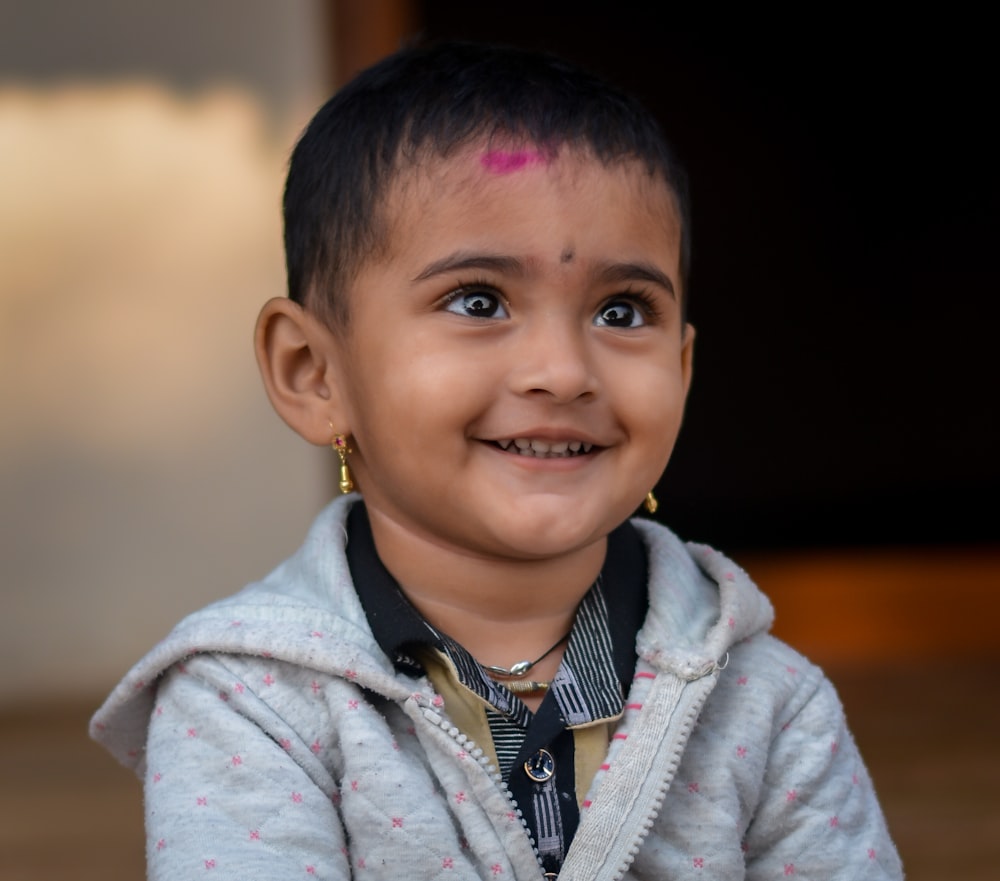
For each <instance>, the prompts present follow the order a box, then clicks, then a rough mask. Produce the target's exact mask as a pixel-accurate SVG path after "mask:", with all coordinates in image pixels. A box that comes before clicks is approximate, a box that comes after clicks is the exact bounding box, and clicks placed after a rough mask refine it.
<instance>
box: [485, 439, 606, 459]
mask: <svg viewBox="0 0 1000 881" xmlns="http://www.w3.org/2000/svg"><path fill="white" fill-rule="evenodd" d="M493 443H494V444H496V445H497V446H498V447H500V449H501V450H504V451H505V452H508V453H514V454H515V455H517V456H529V457H532V458H535V459H568V458H571V457H572V456H582V455H584V454H585V453H589V452H590V451H591V450H592V449H593V448H594V445H593V444H588V443H584V442H583V441H576V440H573V441H546V440H540V439H538V438H530V437H517V438H504V439H503V440H497V441H493Z"/></svg>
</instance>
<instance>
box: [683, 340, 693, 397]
mask: <svg viewBox="0 0 1000 881" xmlns="http://www.w3.org/2000/svg"><path fill="white" fill-rule="evenodd" d="M693 372H694V325H691V324H685V325H684V335H683V336H682V337H681V376H682V377H683V379H684V396H685V397H687V393H688V389H689V388H691V375H692V373H693Z"/></svg>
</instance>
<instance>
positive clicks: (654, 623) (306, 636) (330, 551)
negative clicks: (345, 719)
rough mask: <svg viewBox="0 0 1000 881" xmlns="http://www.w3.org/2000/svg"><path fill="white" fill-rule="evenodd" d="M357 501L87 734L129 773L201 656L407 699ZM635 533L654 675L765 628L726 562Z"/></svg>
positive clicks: (704, 664)
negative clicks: (157, 709)
mask: <svg viewBox="0 0 1000 881" xmlns="http://www.w3.org/2000/svg"><path fill="white" fill-rule="evenodd" d="M356 499H357V497H356V496H347V497H342V498H339V499H337V500H336V501H334V502H333V503H331V504H330V505H329V506H328V507H327V508H326V509H325V510H324V511H323V512H321V513H320V515H319V516H318V517H317V519H316V521H315V522H314V523H313V526H312V528H311V529H310V531H309V534H308V536H307V538H306V541H305V543H304V544H303V545H302V547H301V548H300V549H299V550H298V551H297V552H296V553H295V554H294V555H293V556H292V557H290V558H289V559H288V560H286V561H285V562H284V563H282V564H281V565H280V566H278V567H277V568H276V569H275V570H274V571H273V572H271V573H270V574H269V575H268V576H267V577H266V578H264V579H263V580H261V581H258V582H254V583H252V584H250V585H248V586H247V587H245V588H244V589H243V590H241V591H240V592H239V593H237V594H234V595H233V596H231V597H228V598H226V599H223V600H220V601H218V602H216V603H213V604H212V605H210V606H208V607H206V608H205V609H202V610H201V611H199V612H195V613H194V614H192V615H190V616H188V617H187V618H185V619H184V620H182V621H181V622H180V623H179V624H178V625H177V626H176V627H175V628H174V630H173V631H172V632H171V633H170V634H169V635H168V636H167V638H166V639H164V640H163V641H162V642H161V643H160V644H159V645H157V646H156V647H155V648H154V649H153V650H152V651H151V652H150V653H149V654H147V655H146V656H145V657H144V658H143V659H142V660H140V661H139V662H138V663H137V664H136V665H135V666H134V667H133V668H132V669H131V670H130V671H129V672H128V673H127V674H126V676H125V677H124V678H123V679H122V681H121V682H120V683H119V684H118V686H117V687H116V688H115V689H114V691H113V692H112V693H111V694H110V696H109V697H108V699H107V700H106V701H105V703H104V705H103V706H102V707H101V708H100V710H98V712H97V713H96V714H95V716H94V718H93V720H92V722H91V736H92V737H94V739H95V740H98V741H100V742H101V743H103V744H104V745H105V746H106V747H107V748H108V749H109V750H110V751H111V752H112V753H113V754H114V755H115V757H116V758H118V759H119V761H121V762H122V763H123V764H126V765H129V766H132V767H135V766H136V765H137V763H138V759H137V756H138V755H140V754H141V751H142V747H143V745H144V744H145V739H146V726H147V723H148V720H149V717H150V714H151V713H152V711H153V706H154V701H155V692H156V680H157V678H158V677H159V676H160V675H161V674H162V673H164V672H165V671H166V670H167V669H169V668H170V667H172V666H173V665H175V664H182V663H183V662H184V660H185V659H186V658H188V657H190V656H192V655H196V654H202V653H221V654H231V655H255V656H264V657H268V658H272V659H274V660H277V661H284V662H287V663H290V664H293V665H295V666H298V667H303V668H306V669H313V670H315V671H317V672H318V673H325V674H328V675H334V676H340V677H345V678H349V679H351V680H354V681H356V682H357V683H358V684H359V685H362V686H364V687H365V688H367V689H369V690H371V691H374V692H377V693H380V694H382V695H384V696H385V697H387V698H389V699H391V700H398V701H402V700H405V699H406V698H407V697H408V696H409V695H410V694H411V692H410V691H409V690H408V689H407V688H406V687H405V685H404V684H403V683H401V681H400V680H399V678H397V677H396V675H395V671H394V668H393V665H392V662H391V660H390V659H389V658H387V657H386V656H385V654H384V653H383V652H382V650H381V649H380V648H379V646H378V644H377V643H376V642H375V640H374V638H373V637H372V634H371V630H370V629H369V627H368V622H367V619H366V617H365V613H364V610H363V608H362V606H361V602H360V600H359V599H358V597H357V595H356V593H355V591H354V589H353V586H352V582H351V576H350V570H349V568H348V565H347V559H346V556H345V553H344V547H345V544H346V541H347V533H346V530H345V526H344V522H345V519H346V516H347V511H348V509H349V507H350V505H351V504H353V502H354V501H356ZM635 526H636V528H637V529H638V530H639V533H640V535H641V536H642V539H643V541H644V543H645V545H646V547H647V551H648V554H649V582H650V583H649V598H650V609H649V613H648V615H647V618H646V621H645V623H644V625H643V627H642V629H641V630H640V632H639V635H638V639H637V649H638V653H639V655H640V656H641V657H642V658H644V659H645V660H646V661H647V662H648V663H649V664H650V665H651V666H652V667H654V668H656V669H660V670H666V671H670V672H673V673H675V674H676V675H678V676H680V677H681V678H683V679H696V678H699V677H700V676H703V675H706V674H707V673H709V672H711V671H712V670H714V669H717V668H718V667H719V666H724V665H725V657H726V653H727V652H728V651H729V649H730V647H731V646H732V645H734V644H735V643H737V642H739V641H741V640H744V639H746V638H748V637H749V636H751V635H753V634H755V633H759V632H762V631H765V630H766V629H767V628H768V627H769V626H770V624H771V620H772V618H773V612H772V609H771V604H770V602H769V601H768V600H767V598H766V597H764V595H763V594H762V593H760V591H759V590H757V588H756V587H755V586H754V585H753V583H752V582H751V581H750V579H749V578H748V577H747V575H746V574H745V573H744V572H743V571H742V570H741V569H740V568H739V567H737V566H736V565H735V564H733V563H732V562H730V561H729V560H728V559H726V558H725V557H724V556H722V555H721V554H718V553H717V552H715V551H713V550H712V549H711V548H708V547H705V546H703V545H694V544H688V545H685V544H684V543H682V542H681V541H680V540H679V539H678V538H677V537H676V536H674V534H673V533H671V532H670V531H669V530H667V529H666V528H665V527H663V526H660V525H658V524H655V523H652V522H650V521H644V520H636V521H635ZM111 732H113V734H112V733H111Z"/></svg>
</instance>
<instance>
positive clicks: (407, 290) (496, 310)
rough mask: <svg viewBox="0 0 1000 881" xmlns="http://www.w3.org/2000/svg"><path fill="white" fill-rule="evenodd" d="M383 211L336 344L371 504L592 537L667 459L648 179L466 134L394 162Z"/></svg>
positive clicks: (670, 291)
mask: <svg viewBox="0 0 1000 881" xmlns="http://www.w3.org/2000/svg"><path fill="white" fill-rule="evenodd" d="M388 216H389V219H390V220H391V238H390V248H389V250H388V255H387V257H386V258H385V259H384V260H383V261H381V262H378V263H374V264H371V265H368V266H366V267H365V268H363V269H362V271H361V273H360V275H359V277H358V278H357V281H356V283H355V284H354V285H352V287H351V290H350V291H349V292H348V310H349V314H350V318H349V323H348V328H347V330H346V332H345V334H344V338H343V343H342V348H341V350H340V352H339V354H338V355H337V356H336V358H337V361H338V363H339V371H340V376H339V379H338V390H339V394H340V396H341V398H342V400H343V403H344V411H343V414H344V417H345V420H344V421H346V423H347V424H338V425H336V428H337V430H344V429H347V430H349V431H350V433H351V434H352V435H353V448H354V450H355V452H354V454H353V455H352V456H351V464H352V468H353V471H354V474H355V479H356V482H357V484H358V486H359V488H360V490H361V492H362V493H363V495H364V497H365V500H366V504H367V505H368V507H369V509H370V510H371V511H372V512H373V514H375V513H377V514H378V515H380V516H382V517H387V518H390V519H391V520H392V521H393V522H394V523H395V524H396V526H397V527H398V528H401V529H404V530H406V531H408V532H410V533H411V534H413V535H414V536H417V537H419V538H422V539H425V540H427V541H430V542H433V543H435V544H436V545H438V546H439V547H444V548H448V549H451V550H454V551H456V552H458V553H462V554H473V555H476V556H484V557H487V558H504V559H522V560H528V559H535V560H537V559H547V558H552V557H556V556H560V555H563V554H567V553H571V552H573V551H575V550H579V549H582V548H584V547H588V546H590V545H592V544H593V543H594V542H598V541H601V540H603V538H604V537H605V536H606V535H607V534H608V533H609V532H610V531H611V530H612V529H614V528H615V527H616V526H617V525H619V524H620V523H621V522H623V521H624V520H625V519H626V518H627V517H628V516H629V515H630V514H631V513H632V512H633V511H634V510H635V509H636V508H637V507H638V505H639V504H640V503H641V501H642V499H643V498H644V496H645V494H646V493H647V492H648V491H649V490H650V489H651V488H652V487H653V484H654V483H655V482H656V480H657V479H658V477H659V476H660V473H661V472H662V471H663V468H664V467H665V466H666V464H667V460H668V458H669V456H670V453H671V450H672V449H673V445H674V441H675V438H676V436H677V431H678V429H679V428H680V424H681V415H682V411H683V407H684V400H685V396H686V394H687V388H688V382H689V379H690V374H691V350H692V339H693V330H692V329H691V328H689V327H688V328H685V327H684V326H683V323H682V319H681V308H680V302H679V301H680V297H681V294H682V292H681V290H680V274H679V262H680V261H679V254H680V250H679V248H680V227H679V221H678V216H677V213H676V211H675V209H674V204H673V199H672V198H671V196H670V194H669V192H668V190H667V188H666V186H665V185H664V184H663V183H662V182H660V181H659V180H657V179H651V178H650V177H649V176H648V175H647V174H645V173H644V171H643V170H642V169H641V168H640V167H638V166H637V165H621V166H614V167H604V166H603V165H601V164H600V163H599V162H596V161H594V160H592V159H591V158H589V157H588V156H586V155H582V154H580V153H575V152H571V151H570V152H567V151H566V150H564V151H562V152H561V153H560V154H559V156H558V157H557V158H554V159H551V160H550V159H548V158H545V157H543V156H542V154H540V153H537V152H534V151H520V152H518V151H513V152H509V153H503V152H498V151H494V152H487V151H486V149H485V148H482V147H480V148H478V149H474V150H469V151H466V152H464V153H462V154H461V155H459V156H458V157H457V158H451V159H449V160H434V161H433V162H431V163H429V164H428V165H425V166H422V167H421V168H420V169H419V170H417V171H413V172H410V173H408V174H407V175H405V176H404V178H403V179H402V181H401V182H400V184H399V185H397V187H396V189H395V192H394V193H393V198H391V199H390V204H389V206H388ZM526 446H527V447H530V449H528V450H521V449H520V448H522V447H526ZM546 449H548V450H549V453H548V454H547V455H545V454H544V453H543V452H542V451H544V450H546Z"/></svg>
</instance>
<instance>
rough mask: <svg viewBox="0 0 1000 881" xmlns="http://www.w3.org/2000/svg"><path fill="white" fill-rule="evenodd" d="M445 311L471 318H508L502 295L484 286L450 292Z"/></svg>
mask: <svg viewBox="0 0 1000 881" xmlns="http://www.w3.org/2000/svg"><path fill="white" fill-rule="evenodd" d="M444 308H445V311H447V312H453V313H454V314H455V315H466V316H468V317H469V318H507V317H508V315H507V310H506V309H505V308H504V305H503V303H502V302H501V300H500V295H499V294H496V293H493V292H492V291H488V290H483V289H482V288H459V289H458V290H457V291H455V292H454V293H452V294H449V296H448V299H447V302H446V303H445V307H444Z"/></svg>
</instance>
